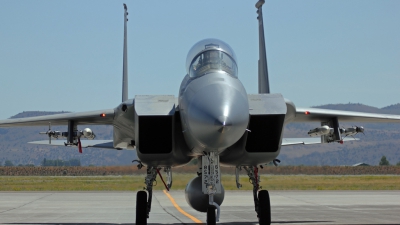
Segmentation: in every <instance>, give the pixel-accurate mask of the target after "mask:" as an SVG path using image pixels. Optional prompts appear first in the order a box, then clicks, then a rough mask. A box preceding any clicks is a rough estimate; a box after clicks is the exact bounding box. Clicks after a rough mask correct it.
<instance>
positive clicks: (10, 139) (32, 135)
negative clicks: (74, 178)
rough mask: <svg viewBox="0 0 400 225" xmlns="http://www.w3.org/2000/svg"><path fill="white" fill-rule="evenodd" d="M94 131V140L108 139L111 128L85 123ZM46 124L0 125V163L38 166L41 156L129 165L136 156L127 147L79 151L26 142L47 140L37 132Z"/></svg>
mask: <svg viewBox="0 0 400 225" xmlns="http://www.w3.org/2000/svg"><path fill="white" fill-rule="evenodd" d="M59 113H67V112H40V111H25V112H22V113H18V114H17V115H15V116H12V117H11V118H24V117H32V116H43V115H53V114H59ZM88 127H90V128H91V129H92V130H93V131H94V133H95V134H96V139H98V140H102V139H106V140H112V133H113V128H112V126H110V125H108V126H105V125H102V126H99V125H96V126H92V125H91V126H88ZM84 128H85V127H84V126H78V129H84ZM48 129H49V128H48V126H43V127H23V128H20V127H18V128H17V127H16V128H0V163H2V164H3V165H4V162H5V160H10V161H11V162H13V163H14V165H18V164H23V165H25V164H35V165H40V163H41V162H42V160H43V159H44V158H46V159H61V160H69V159H73V158H76V159H80V160H81V163H82V165H90V164H93V165H97V166H102V165H130V164H131V161H132V160H133V159H136V158H137V157H136V151H131V150H129V151H128V150H121V151H119V150H108V149H94V148H84V149H83V153H82V154H80V153H79V152H78V149H77V148H72V147H55V146H46V145H33V144H28V143H27V142H29V141H38V140H47V139H48V137H47V136H45V135H40V134H39V132H41V131H47V130H48ZM52 129H53V130H60V131H66V130H67V126H53V127H52Z"/></svg>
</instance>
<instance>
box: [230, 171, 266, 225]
mask: <svg viewBox="0 0 400 225" xmlns="http://www.w3.org/2000/svg"><path fill="white" fill-rule="evenodd" d="M242 168H243V169H244V170H246V172H247V175H248V176H249V180H250V183H251V184H252V185H253V199H254V209H255V211H256V213H257V217H258V220H259V223H260V225H270V224H271V204H270V200H269V193H268V191H267V190H260V189H261V188H262V187H261V186H260V175H259V174H258V167H257V166H244V167H236V186H237V187H238V188H240V187H241V186H242V185H241V184H240V183H239V171H240V170H241V169H242Z"/></svg>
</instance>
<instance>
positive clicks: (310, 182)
mask: <svg viewBox="0 0 400 225" xmlns="http://www.w3.org/2000/svg"><path fill="white" fill-rule="evenodd" d="M173 178H174V180H173V186H172V189H173V190H183V189H185V187H186V184H187V183H188V182H189V181H190V180H191V179H192V178H194V175H193V174H174V176H173ZM261 181H262V182H261V183H260V185H261V186H263V189H267V190H400V176H396V175H356V176H353V175H350V176H348V175H337V176H319V175H317V176H315V175H272V176H264V175H262V176H261ZM240 182H241V183H242V185H243V187H242V189H241V190H252V185H251V184H250V183H249V180H248V177H247V176H241V177H240ZM222 183H223V185H224V188H225V190H237V189H236V183H235V176H233V175H222ZM144 186H145V185H144V176H96V177H93V176H88V177H82V176H79V177H73V176H72V177H68V176H64V177H61V176H54V177H51V176H0V191H138V190H143V188H144ZM154 189H155V190H163V189H165V188H164V185H163V184H162V182H161V180H160V179H159V177H157V183H156V184H155V187H154Z"/></svg>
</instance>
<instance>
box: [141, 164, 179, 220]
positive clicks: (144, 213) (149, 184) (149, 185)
mask: <svg viewBox="0 0 400 225" xmlns="http://www.w3.org/2000/svg"><path fill="white" fill-rule="evenodd" d="M142 167H143V165H142V164H141V163H140V164H139V165H138V168H139V169H140V168H142ZM164 171H165V172H166V173H167V177H168V179H167V180H168V182H167V184H165V182H164V180H163V178H162V177H161V174H160V169H159V168H156V167H149V168H147V175H146V178H145V184H146V187H145V191H138V193H137V195H136V224H137V225H146V224H147V219H148V218H149V213H150V211H151V201H152V197H153V184H154V181H155V180H156V177H157V173H158V174H159V175H160V178H161V180H162V181H163V183H164V185H165V188H166V189H167V190H169V189H170V188H171V186H172V173H171V168H170V167H168V168H165V169H164ZM146 191H147V192H146ZM147 194H148V196H147Z"/></svg>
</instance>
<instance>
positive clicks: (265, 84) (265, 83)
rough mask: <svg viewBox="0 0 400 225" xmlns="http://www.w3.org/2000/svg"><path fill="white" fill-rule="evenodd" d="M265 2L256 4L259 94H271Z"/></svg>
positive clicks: (263, 0)
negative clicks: (265, 27)
mask: <svg viewBox="0 0 400 225" xmlns="http://www.w3.org/2000/svg"><path fill="white" fill-rule="evenodd" d="M264 3H265V0H259V1H258V2H257V3H256V8H257V14H258V16H257V20H258V41H259V54H260V55H259V59H258V93H260V94H261V93H270V90H269V78H268V66H267V52H266V51H265V38H264V23H263V15H262V5H264Z"/></svg>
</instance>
